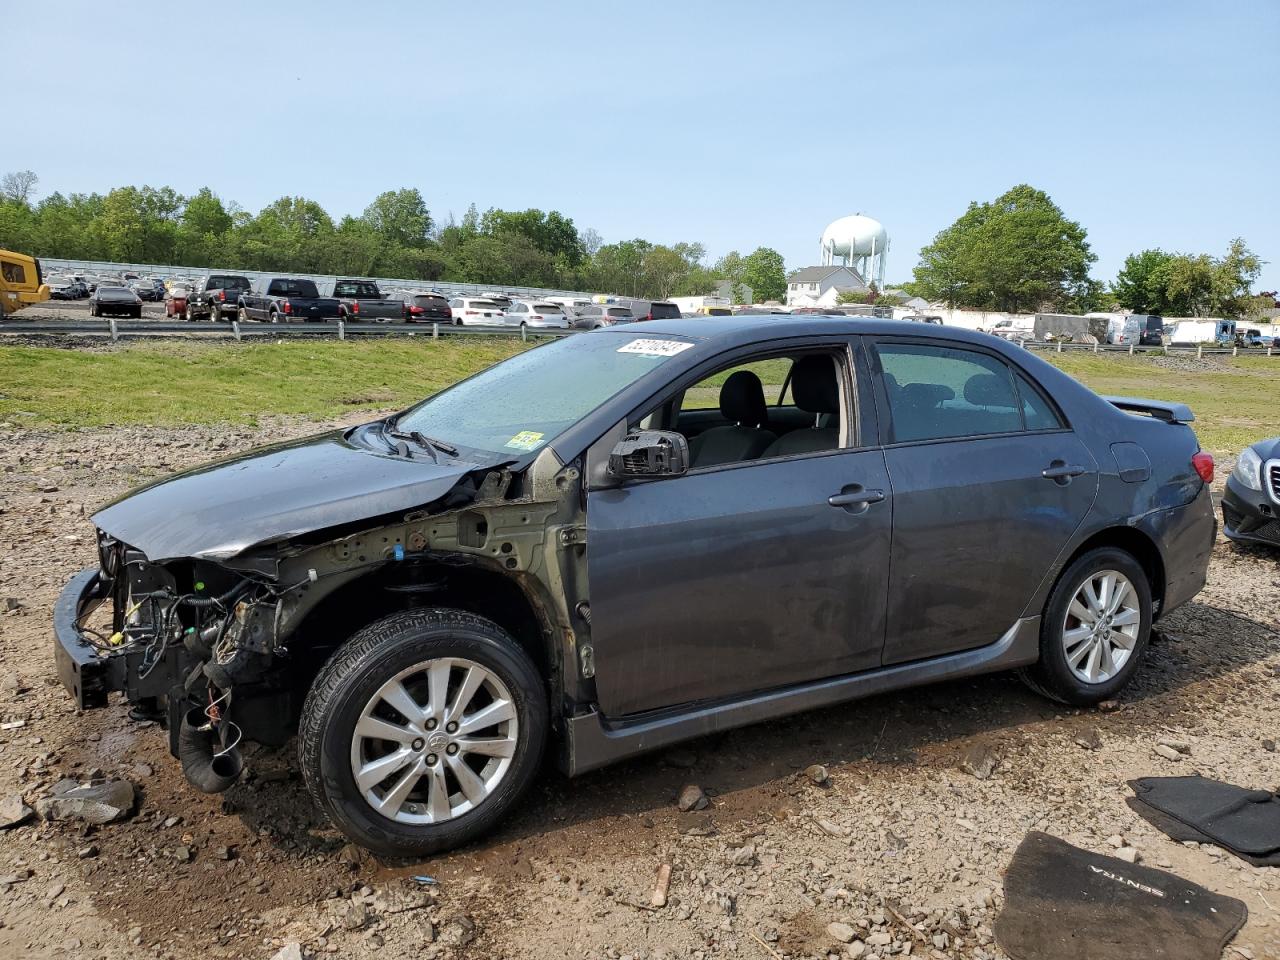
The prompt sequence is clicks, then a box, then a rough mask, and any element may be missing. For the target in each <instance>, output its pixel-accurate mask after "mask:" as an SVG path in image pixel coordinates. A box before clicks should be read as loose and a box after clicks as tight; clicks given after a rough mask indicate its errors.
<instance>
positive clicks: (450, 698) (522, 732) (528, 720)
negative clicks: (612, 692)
mask: <svg viewBox="0 0 1280 960" xmlns="http://www.w3.org/2000/svg"><path fill="white" fill-rule="evenodd" d="M547 714H548V710H547V697H546V691H545V688H544V685H543V682H542V680H541V678H540V677H539V675H538V671H537V669H536V667H535V666H534V664H533V661H532V660H530V659H529V656H528V654H526V653H525V651H524V650H522V649H521V648H520V647H519V646H518V645H517V644H516V642H515V641H514V640H513V639H512V638H511V636H510V634H508V633H507V632H506V631H505V630H503V629H502V628H501V627H499V626H498V625H497V624H495V623H493V622H492V621H490V620H486V619H484V618H483V617H478V616H476V615H474V614H471V613H466V612H464V611H461V610H448V609H419V610H408V611H403V612H400V613H396V614H392V615H391V616H389V617H386V618H384V619H382V620H379V621H377V622H376V623H373V624H370V625H369V626H367V627H365V628H364V629H363V630H361V631H360V632H358V633H357V634H355V636H353V637H352V638H351V639H350V640H348V641H347V642H346V643H345V644H343V646H341V647H340V648H339V649H338V651H337V652H336V653H335V654H334V655H333V657H332V658H331V659H330V660H329V662H328V663H326V664H325V666H324V668H323V669H322V670H321V671H320V674H319V676H317V677H316V680H315V682H314V684H312V687H311V690H310V692H309V693H308V694H307V698H306V702H305V703H304V704H303V708H302V721H301V724H300V726H299V731H298V741H299V754H300V759H301V766H302V774H303V777H304V779H305V781H306V784H307V788H308V790H309V791H310V792H311V796H312V798H313V799H314V800H315V802H316V804H317V805H318V806H319V807H320V808H321V809H322V810H323V811H324V812H325V813H326V814H327V815H328V817H329V819H330V820H331V821H332V822H333V823H334V825H336V826H337V827H338V829H339V830H341V831H342V832H343V833H345V834H346V835H347V836H348V837H350V838H351V839H352V840H353V841H355V842H356V843H358V844H360V845H361V846H364V847H367V848H368V849H370V850H372V851H374V852H375V853H378V854H382V855H385V856H393V857H420V856H425V855H428V854H433V853H437V852H439V851H442V850H448V849H451V848H453V847H457V846H460V845H461V844H464V843H467V842H468V841H470V840H472V839H474V838H475V837H477V836H479V835H480V834H482V833H485V832H486V831H488V830H489V829H491V828H492V827H493V826H494V825H495V824H496V823H497V822H498V821H499V820H500V819H502V817H503V816H505V814H506V813H507V811H508V810H510V808H511V807H512V806H513V805H515V803H516V802H517V801H518V800H519V799H520V798H521V796H523V795H524V793H525V791H526V790H527V789H528V787H529V784H530V783H531V781H532V779H533V776H534V774H535V773H536V772H537V770H538V766H539V763H540V761H541V758H542V751H543V748H544V746H545V743H546V738H547V725H548V716H547Z"/></svg>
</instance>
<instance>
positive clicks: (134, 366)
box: [0, 338, 1280, 453]
mask: <svg viewBox="0 0 1280 960" xmlns="http://www.w3.org/2000/svg"><path fill="white" fill-rule="evenodd" d="M521 349H523V345H522V344H521V343H520V341H518V340H516V339H514V338H512V339H510V340H507V339H496V338H495V339H492V340H483V341H472V340H468V341H463V342H458V341H449V340H444V341H433V340H428V339H414V340H391V339H385V340H384V339H380V340H376V341H363V342H361V341H356V342H345V343H344V342H338V341H320V342H311V343H297V342H284V343H241V344H229V343H176V342H172V341H168V342H156V343H131V344H127V345H124V346H120V347H115V348H105V349H98V350H92V351H85V350H63V349H55V348H48V347H0V420H5V421H9V422H12V423H14V424H20V425H22V426H51V425H52V426H107V425H129V424H158V425H180V424H184V423H214V422H221V421H225V422H232V423H252V422H254V421H255V420H256V419H257V418H258V417H260V416H266V415H272V414H289V415H298V416H304V417H312V418H316V419H320V418H326V417H331V416H335V415H337V414H341V413H344V412H348V411H358V410H376V409H386V408H389V407H397V406H405V405H408V404H409V403H410V402H412V401H414V400H417V399H420V398H421V397H424V396H426V395H428V394H430V393H433V392H434V391H436V390H439V389H440V388H441V387H444V386H447V385H448V384H450V383H453V382H454V381H455V380H458V379H460V378H461V377H464V376H467V375H468V374H471V373H474V372H475V371H477V370H479V369H482V368H483V367H485V366H487V365H489V364H491V363H495V362H497V361H499V360H502V359H504V358H506V357H509V356H512V355H513V354H515V353H518V352H519V351H520V350H521ZM1041 356H1044V357H1046V359H1048V360H1050V361H1051V362H1053V363H1055V364H1056V365H1058V366H1059V367H1061V368H1062V369H1063V370H1065V371H1066V372H1067V373H1069V374H1071V375H1072V376H1074V377H1076V378H1077V379H1079V380H1081V381H1082V382H1084V383H1085V384H1087V385H1088V386H1090V387H1092V388H1093V389H1094V390H1097V391H1098V392H1099V393H1110V394H1127V395H1130V396H1142V397H1151V398H1155V399H1161V400H1180V401H1183V402H1185V403H1188V404H1190V406H1191V408H1192V410H1194V411H1195V413H1196V417H1197V420H1196V431H1197V433H1198V434H1199V435H1200V442H1201V444H1202V445H1203V446H1204V447H1205V448H1206V449H1208V450H1212V451H1215V452H1223V453H1237V452H1239V450H1240V449H1241V448H1243V447H1244V446H1247V445H1248V444H1249V443H1251V442H1253V441H1254V440H1257V439H1259V438H1260V437H1266V436H1275V435H1277V434H1280V360H1278V359H1274V358H1271V359H1269V358H1266V357H1262V356H1255V357H1248V356H1242V357H1238V358H1215V359H1214V360H1213V361H1210V360H1208V359H1207V358H1206V360H1205V361H1203V363H1202V364H1200V365H1197V366H1195V367H1191V366H1190V364H1191V363H1192V362H1193V361H1191V360H1178V361H1176V362H1175V361H1174V360H1173V359H1172V358H1170V359H1169V360H1162V359H1160V358H1149V357H1142V356H1137V357H1130V356H1128V355H1126V354H1088V353H1070V352H1067V353H1062V354H1057V353H1047V354H1041ZM755 367H757V368H758V369H757V372H758V373H759V374H760V376H761V379H762V380H763V381H764V383H765V390H766V393H767V394H768V395H769V396H770V397H771V398H773V397H776V395H777V390H778V388H779V387H780V386H781V383H782V378H783V376H785V373H786V365H785V363H783V362H779V361H769V362H764V363H760V364H756V365H755ZM566 386H567V385H566ZM712 386H714V384H712ZM703 392H704V393H705V394H706V396H702V395H699V396H697V397H696V398H695V397H691V398H690V400H691V401H692V402H696V403H697V404H698V405H712V404H714V403H715V402H716V401H715V391H714V390H713V389H710V387H709V388H708V389H706V390H704V391H703Z"/></svg>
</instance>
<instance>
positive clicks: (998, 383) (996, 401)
mask: <svg viewBox="0 0 1280 960" xmlns="http://www.w3.org/2000/svg"><path fill="white" fill-rule="evenodd" d="M964 398H965V399H966V400H968V401H969V402H970V403H972V404H973V405H974V406H975V407H1013V406H1015V404H1014V402H1013V387H1011V386H1010V385H1009V378H1008V377H998V376H996V375H995V374H994V373H977V374H974V375H973V376H972V377H970V378H969V379H968V380H966V381H965V384H964Z"/></svg>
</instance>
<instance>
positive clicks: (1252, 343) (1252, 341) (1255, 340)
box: [1235, 327, 1267, 348]
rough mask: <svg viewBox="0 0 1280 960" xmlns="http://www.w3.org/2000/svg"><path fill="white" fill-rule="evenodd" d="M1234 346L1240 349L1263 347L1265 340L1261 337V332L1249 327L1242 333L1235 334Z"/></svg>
mask: <svg viewBox="0 0 1280 960" xmlns="http://www.w3.org/2000/svg"><path fill="white" fill-rule="evenodd" d="M1235 339H1236V345H1237V346H1241V347H1246V348H1247V347H1265V346H1267V344H1266V343H1265V342H1264V341H1265V339H1266V338H1264V337H1263V336H1262V331H1261V330H1259V329H1257V328H1256V327H1250V328H1249V329H1247V330H1245V331H1244V332H1243V333H1239V332H1237V333H1236V338H1235Z"/></svg>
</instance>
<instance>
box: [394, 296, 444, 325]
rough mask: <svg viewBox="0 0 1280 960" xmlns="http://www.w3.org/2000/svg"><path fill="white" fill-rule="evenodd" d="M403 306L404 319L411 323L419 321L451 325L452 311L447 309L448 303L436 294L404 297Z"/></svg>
mask: <svg viewBox="0 0 1280 960" xmlns="http://www.w3.org/2000/svg"><path fill="white" fill-rule="evenodd" d="M404 306H405V315H404V318H405V319H406V320H408V321H410V322H411V323H416V322H419V321H421V322H424V323H431V322H433V321H443V322H445V323H451V322H452V321H453V310H452V309H450V307H449V301H448V300H446V299H445V298H444V297H442V296H441V295H440V294H438V293H411V294H408V295H407V296H406V297H405V301H404Z"/></svg>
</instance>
